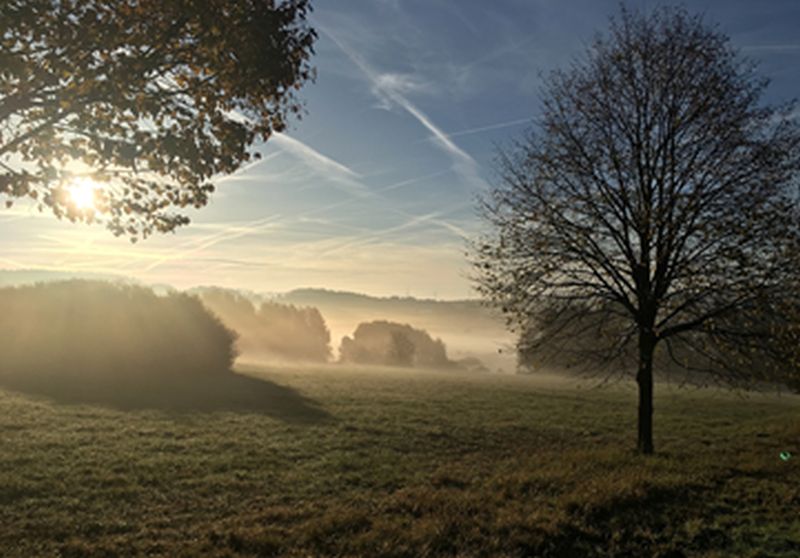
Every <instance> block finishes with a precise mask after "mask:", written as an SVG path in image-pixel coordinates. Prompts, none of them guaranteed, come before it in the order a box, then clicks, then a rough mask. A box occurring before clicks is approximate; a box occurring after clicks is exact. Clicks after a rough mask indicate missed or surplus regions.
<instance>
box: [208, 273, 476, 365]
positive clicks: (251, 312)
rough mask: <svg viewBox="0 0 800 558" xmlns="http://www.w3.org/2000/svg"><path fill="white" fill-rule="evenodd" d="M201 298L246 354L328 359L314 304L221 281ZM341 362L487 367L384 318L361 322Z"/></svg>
mask: <svg viewBox="0 0 800 558" xmlns="http://www.w3.org/2000/svg"><path fill="white" fill-rule="evenodd" d="M193 292H194V293H195V294H196V295H197V296H198V297H200V299H201V300H202V301H203V304H205V305H206V307H208V308H209V310H211V311H212V312H214V314H216V315H217V316H219V318H220V319H221V320H222V321H223V322H224V323H225V324H226V325H227V326H228V327H230V328H231V329H233V330H234V331H236V332H237V334H238V341H237V347H238V349H239V352H240V353H241V354H242V355H243V356H244V357H245V358H254V359H263V360H279V361H300V362H329V361H330V360H331V357H332V353H333V351H332V347H331V336H330V332H329V330H328V328H327V326H326V324H325V320H324V318H323V317H322V314H321V313H320V312H319V310H318V309H317V308H315V307H310V306H305V307H303V306H295V305H293V304H282V303H279V302H275V301H270V300H263V299H259V298H257V297H252V296H245V295H243V294H242V293H240V292H238V291H234V290H229V289H222V288H217V287H210V288H203V289H195V290H194V291H193ZM338 362H340V363H353V364H377V365H384V366H402V367H416V368H439V369H460V370H468V371H470V372H485V371H488V369H486V368H485V367H484V366H483V365H482V363H481V362H480V361H478V360H477V359H475V358H470V359H463V360H462V361H458V362H454V361H451V360H450V359H449V358H448V357H447V349H446V347H445V345H444V343H443V342H442V340H441V339H435V340H434V339H433V338H432V337H431V336H430V334H429V333H428V332H426V331H425V330H422V329H417V328H414V327H412V326H410V325H407V324H399V323H394V322H390V321H386V320H378V321H372V322H364V323H361V324H359V325H358V326H357V327H356V329H355V331H354V332H353V334H352V337H351V336H345V337H344V338H343V339H342V342H341V344H340V346H339V359H338Z"/></svg>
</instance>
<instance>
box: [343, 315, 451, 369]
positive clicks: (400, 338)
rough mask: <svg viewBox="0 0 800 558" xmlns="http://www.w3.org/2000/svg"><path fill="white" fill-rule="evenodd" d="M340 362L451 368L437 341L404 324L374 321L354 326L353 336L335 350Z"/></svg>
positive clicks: (441, 344) (422, 331) (441, 343)
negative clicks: (337, 352) (337, 351)
mask: <svg viewBox="0 0 800 558" xmlns="http://www.w3.org/2000/svg"><path fill="white" fill-rule="evenodd" d="M339 355H340V360H341V361H342V362H353V363H359V364H386V365H390V366H417V367H431V368H437V367H448V366H451V365H452V362H450V361H449V360H448V358H447V351H446V349H445V346H444V343H443V342H442V340H441V339H436V340H435V341H434V340H433V339H432V338H431V336H430V334H428V332H426V331H424V330H421V329H415V328H413V327H411V326H410V325H408V324H398V323H395V322H389V321H386V320H376V321H373V322H368V323H367V322H365V323H360V324H358V327H357V328H356V330H355V332H353V337H352V338H350V337H348V336H345V337H344V338H343V339H342V344H341V346H340V348H339Z"/></svg>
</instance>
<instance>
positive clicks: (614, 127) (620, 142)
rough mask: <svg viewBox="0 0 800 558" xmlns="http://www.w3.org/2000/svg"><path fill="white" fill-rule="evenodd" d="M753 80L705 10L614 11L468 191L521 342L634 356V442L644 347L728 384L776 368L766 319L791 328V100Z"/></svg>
mask: <svg viewBox="0 0 800 558" xmlns="http://www.w3.org/2000/svg"><path fill="white" fill-rule="evenodd" d="M766 86H767V80H764V79H760V78H759V77H757V75H756V73H755V67H754V64H752V63H750V62H748V61H747V60H743V59H742V58H741V57H740V56H739V54H738V53H737V51H736V50H735V49H734V48H732V47H731V46H730V45H729V42H728V39H727V38H726V37H725V36H724V35H722V34H721V33H720V32H719V31H718V30H717V29H716V28H715V27H713V26H710V25H708V24H706V23H705V22H704V21H703V19H702V18H701V17H699V16H694V15H692V14H689V13H687V12H686V11H685V10H682V9H671V8H662V9H658V10H656V11H653V12H652V13H650V14H649V15H642V14H639V13H634V12H630V11H628V10H625V9H624V8H623V10H622V13H621V16H620V17H619V18H618V19H612V22H611V29H610V34H609V35H608V36H606V37H599V38H597V39H596V40H595V41H594V42H593V44H592V45H591V46H590V47H589V49H588V52H587V54H586V56H585V57H584V58H583V59H581V60H578V61H576V62H575V63H574V64H573V66H572V67H570V68H569V69H567V70H562V71H556V72H554V73H553V74H552V75H551V76H550V77H549V79H548V80H547V82H546V87H545V91H544V102H543V111H542V114H541V118H540V120H539V122H538V126H537V127H536V128H535V129H534V131H532V132H530V133H529V134H528V135H527V136H526V137H524V138H523V139H521V140H520V141H517V142H516V143H514V144H513V146H512V147H509V148H502V149H500V152H499V156H498V166H497V169H498V174H499V182H498V185H497V186H496V187H495V188H494V189H493V191H492V192H491V194H490V195H489V196H488V197H487V198H485V199H484V200H483V202H482V206H481V207H482V210H481V212H482V215H483V216H484V217H485V218H486V220H487V221H488V223H490V224H491V225H492V228H491V232H490V233H489V234H487V235H486V236H485V237H484V238H482V239H480V240H477V241H476V242H475V245H474V251H473V258H474V260H475V261H474V263H475V264H476V266H477V270H478V273H477V274H476V280H477V283H478V287H479V289H480V290H481V292H482V293H483V294H484V295H485V296H486V297H487V298H488V299H489V300H490V301H492V302H494V303H496V304H498V305H499V306H500V307H501V308H502V309H503V310H504V312H505V313H506V315H507V317H508V319H509V323H510V324H511V325H512V326H513V327H515V328H521V329H524V328H529V329H533V330H534V333H533V334H531V335H526V336H524V337H523V338H522V341H521V342H522V343H523V344H524V346H522V347H521V348H523V349H527V350H537V351H547V350H551V351H552V350H555V351H558V350H559V349H560V348H563V347H565V346H570V345H572V346H573V348H578V349H579V348H580V346H578V347H574V345H575V344H574V342H573V341H574V338H575V336H576V335H587V334H590V335H592V343H591V347H590V348H591V350H592V351H593V353H594V354H595V355H596V354H597V352H598V350H599V349H602V351H601V352H602V356H603V361H604V362H606V363H611V364H614V363H619V362H620V360H621V361H622V362H630V363H636V364H635V367H636V370H637V372H636V380H637V383H638V386H639V416H638V449H639V450H640V451H641V452H643V453H652V452H653V438H652V413H653V405H652V400H653V359H654V354H655V351H656V347H659V350H662V349H663V350H666V352H667V353H668V354H669V355H672V356H675V352H674V351H675V350H676V348H680V349H682V350H684V351H687V350H688V351H691V352H693V353H694V354H695V355H700V356H702V359H697V358H695V359H693V361H694V362H695V363H698V362H701V361H702V362H703V363H704V365H703V366H702V368H704V369H705V370H706V371H707V372H709V373H710V374H712V375H713V376H714V377H715V378H718V379H720V380H725V381H729V382H733V383H734V384H747V383H749V382H752V381H754V380H757V379H761V378H765V377H770V376H771V375H772V374H777V373H778V372H779V371H780V370H781V367H782V366H785V365H786V362H785V361H783V360H782V356H781V355H782V354H784V352H785V351H784V349H786V348H787V344H786V343H785V339H786V338H787V335H782V336H775V335H774V333H775V331H776V330H780V331H782V332H783V333H787V332H789V331H790V330H791V328H788V327H787V322H786V319H784V318H785V317H786V316H788V313H786V312H782V311H781V310H780V309H781V308H784V307H790V306H794V307H796V302H792V297H791V295H792V292H797V290H796V289H794V288H793V287H792V286H793V285H798V284H800V283H798V274H800V265H798V254H800V232H799V231H798V223H800V219H799V218H798V217H800V210H799V209H798V196H797V191H796V182H795V179H796V177H797V172H798V169H800V131H799V130H798V126H797V123H796V122H795V121H793V120H792V118H791V114H790V113H791V111H792V109H793V106H794V105H792V104H787V105H783V106H778V107H773V106H767V105H765V104H764V103H762V102H761V96H762V93H763V91H764V89H765V88H766ZM765 316H774V317H775V319H770V320H767V319H764V317H765ZM778 337H782V338H783V339H784V343H783V344H781V343H776V342H774V341H775V340H776V339H777V338H778ZM788 337H791V336H790V335H789V336H788ZM794 339H797V335H796V330H795V335H794ZM679 364H681V363H679ZM683 364H685V363H683ZM683 364H682V365H683ZM687 366H691V365H690V364H689V365H687ZM611 370H613V369H611ZM617 370H625V367H621V368H617Z"/></svg>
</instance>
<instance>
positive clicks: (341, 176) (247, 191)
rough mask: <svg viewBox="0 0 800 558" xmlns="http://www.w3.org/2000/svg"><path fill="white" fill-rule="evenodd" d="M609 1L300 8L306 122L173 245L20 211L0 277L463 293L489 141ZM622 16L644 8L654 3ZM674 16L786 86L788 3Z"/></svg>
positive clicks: (604, 21)
mask: <svg viewBox="0 0 800 558" xmlns="http://www.w3.org/2000/svg"><path fill="white" fill-rule="evenodd" d="M618 5H619V3H618V2H617V1H616V0H610V1H606V0H563V1H556V0H492V1H491V2H486V1H475V0H340V1H337V2H330V1H329V2H322V1H318V2H316V3H315V11H314V13H313V15H312V24H313V25H314V27H316V28H317V30H318V33H319V41H318V43H317V47H316V51H317V54H316V56H315V58H314V65H315V66H316V68H317V73H318V77H317V80H316V82H315V83H312V84H309V85H308V86H307V87H306V88H305V89H304V90H303V92H302V97H303V98H304V99H305V101H306V108H307V111H308V114H307V115H306V116H305V117H304V118H303V119H302V120H301V121H298V122H294V123H293V124H292V126H291V129H290V130H289V131H288V132H287V133H286V134H284V135H282V136H277V137H275V138H274V139H272V140H270V141H269V142H268V143H267V145H264V146H261V148H260V150H261V152H262V153H263V155H264V158H263V160H262V161H261V162H258V163H256V164H252V165H250V166H248V167H247V168H245V169H242V170H241V171H240V172H239V173H237V174H236V175H234V176H231V177H227V178H224V179H221V180H219V181H218V185H219V189H218V192H217V194H216V195H215V197H214V199H213V201H212V203H211V204H210V205H209V206H208V207H206V208H204V209H202V210H201V211H199V212H197V213H195V214H193V215H192V217H193V223H192V224H191V225H189V226H188V227H184V228H183V229H181V230H179V231H178V232H177V233H176V234H170V235H166V236H159V237H151V238H150V239H148V240H146V241H145V242H142V243H139V244H136V245H131V244H130V242H129V241H128V240H126V239H124V238H114V237H113V236H111V235H110V233H109V232H107V231H106V230H105V229H103V228H102V227H98V226H83V225H81V226H77V225H72V224H69V223H64V222H58V221H56V220H55V219H54V218H52V217H49V216H39V215H37V214H36V213H35V212H34V211H32V210H30V209H26V208H25V207H18V208H16V209H13V210H10V211H4V212H0V238H2V239H3V240H2V241H0V268H9V269H18V268H45V269H63V270H71V271H99V272H104V273H118V274H123V275H128V276H132V277H135V278H138V279H141V280H143V281H146V282H153V283H156V282H158V283H170V284H173V285H175V286H178V287H182V288H183V287H190V286H193V285H201V284H205V285H208V284H217V285H222V286H227V287H241V288H246V289H251V290H256V291H265V292H277V291H285V290H289V289H292V288H296V287H325V288H331V289H339V290H354V291H360V292H365V293H369V294H375V295H392V294H397V295H406V294H409V295H412V296H419V297H434V296H435V297H439V298H464V297H473V296H475V294H474V293H473V292H472V290H471V286H470V284H469V282H468V280H467V278H466V274H467V273H468V272H469V268H468V265H467V262H466V260H465V258H464V255H463V252H464V238H465V237H469V236H471V235H474V234H475V233H476V232H477V231H478V230H479V228H480V226H481V225H480V223H479V221H478V219H477V218H476V216H475V211H474V205H475V204H474V201H475V195H476V194H478V193H479V192H481V191H484V190H485V189H486V188H488V187H489V184H490V183H491V181H492V179H493V177H492V171H491V162H492V158H493V153H494V146H495V144H496V143H498V142H501V143H502V142H505V141H508V140H509V139H512V138H514V137H516V136H518V135H519V134H521V133H522V132H523V131H524V129H525V126H526V125H527V124H526V123H527V122H528V121H529V120H530V119H531V118H533V117H534V116H535V115H536V113H537V110H538V107H539V87H540V76H541V75H542V73H546V72H547V71H548V70H551V69H553V68H555V67H558V66H563V65H565V64H567V63H569V61H570V60H571V59H572V58H573V57H574V56H575V55H578V54H580V53H581V52H582V51H583V49H584V48H585V45H586V44H587V43H588V42H589V41H590V40H591V39H592V37H593V35H594V33H595V32H598V31H600V32H602V31H603V30H604V29H605V28H606V27H607V25H608V17H609V16H610V15H612V14H613V13H615V12H616V11H617V9H618ZM628 5H629V6H632V7H636V8H640V9H645V10H647V9H652V8H653V7H655V6H656V5H658V3H657V2H654V1H644V0H639V1H634V2H629V3H628ZM685 5H686V6H687V7H688V8H689V9H690V10H692V11H701V12H704V13H705V14H706V17H707V19H708V20H709V21H713V22H716V23H719V24H720V26H721V29H722V30H723V31H724V32H725V33H726V34H728V35H729V36H730V37H731V39H732V41H733V44H734V45H735V46H737V47H739V48H740V49H742V52H743V53H744V54H745V55H747V56H750V57H753V58H755V59H756V60H758V61H759V62H760V71H761V73H762V74H764V75H766V76H767V77H769V78H771V79H772V84H771V86H770V88H769V90H768V93H767V100H769V101H772V102H774V101H783V100H788V99H790V98H793V97H797V96H798V93H799V92H800V69H799V68H800V2H798V1H797V0H760V1H758V2H756V1H753V0H708V1H699V0H698V1H691V2H687V3H685Z"/></svg>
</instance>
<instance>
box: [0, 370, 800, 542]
mask: <svg viewBox="0 0 800 558" xmlns="http://www.w3.org/2000/svg"><path fill="white" fill-rule="evenodd" d="M240 372H242V373H246V374H249V375H250V376H252V377H254V378H257V379H258V380H259V381H251V380H252V378H248V379H246V380H242V381H241V382H239V383H237V384H236V389H233V388H232V389H230V390H227V391H226V389H224V388H220V387H219V386H215V387H214V389H209V390H207V391H206V392H204V394H203V395H202V396H200V395H192V396H191V397H185V398H184V399H183V400H182V401H181V404H180V405H177V406H176V407H175V408H170V406H169V401H168V400H164V399H157V400H154V401H155V403H153V404H149V405H148V404H141V405H139V404H137V401H135V400H130V399H125V398H124V397H123V398H117V399H114V398H112V399H109V400H108V401H102V400H99V401H97V404H86V403H80V401H79V400H80V398H75V397H71V398H70V399H69V400H66V399H65V400H59V399H55V400H54V399H50V398H46V397H41V396H31V395H29V394H26V393H19V392H13V391H3V390H1V389H0V440H2V444H0V504H1V505H0V556H4V557H15V556H19V557H26V558H27V557H32V556H81V557H82V556H137V555H147V556H170V557H173V556H217V557H219V556H273V555H275V556H298V557H299V556H408V557H417V556H485V557H502V556H509V557H511V556H565V557H566V556H570V557H571V556H631V557H638V556H662V557H672V558H676V557H681V556H705V557H723V556H725V557H728V556H737V557H748V556H749V557H756V556H758V557H768V556H775V557H787V558H788V557H796V556H800V455H799V454H800V397H796V396H794V397H793V396H787V395H783V396H777V395H775V394H755V395H747V396H745V397H742V396H739V395H737V394H731V393H727V392H720V391H714V390H698V389H690V390H678V389H677V388H675V387H674V386H673V387H670V386H668V385H665V384H659V385H657V390H656V394H657V395H656V403H655V442H656V450H657V454H656V455H655V456H652V457H642V456H638V455H636V454H635V453H634V452H633V451H631V448H632V447H633V446H634V445H635V440H636V432H635V418H636V392H635V390H634V387H633V385H631V384H617V385H613V386H606V387H602V388H597V387H593V386H594V384H592V383H591V382H583V383H579V384H576V383H575V382H574V381H565V380H560V379H557V378H551V377H536V376H533V377H529V376H497V375H485V376H471V377H465V376H463V375H461V376H459V375H453V374H446V373H435V372H431V373H422V372H411V371H408V370H403V371H397V370H389V369H359V370H355V369H344V368H341V367H336V366H329V367H318V368H286V367H282V368H280V369H279V368H269V367H264V368H256V367H243V368H242V369H240ZM237 381H238V380H237ZM73 395H74V394H73ZM193 401H194V402H196V404H192V402H193ZM147 407H151V408H147ZM782 451H789V452H791V453H793V454H795V456H794V457H792V458H790V459H788V460H783V459H781V458H780V453H781V452H782Z"/></svg>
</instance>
